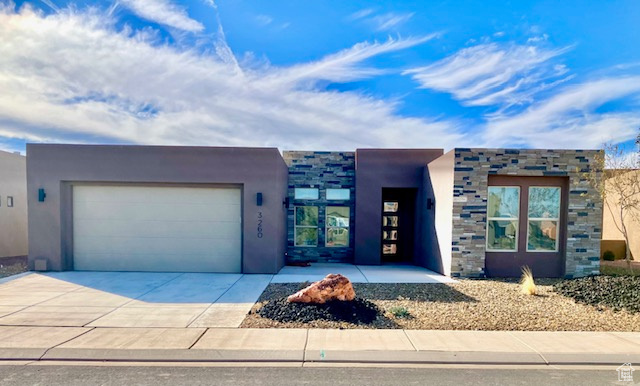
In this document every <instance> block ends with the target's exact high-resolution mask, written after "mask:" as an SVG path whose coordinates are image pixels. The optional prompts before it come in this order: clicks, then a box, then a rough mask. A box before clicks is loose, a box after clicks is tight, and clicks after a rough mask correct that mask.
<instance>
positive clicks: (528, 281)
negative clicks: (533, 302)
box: [520, 265, 536, 295]
mask: <svg viewBox="0 0 640 386" xmlns="http://www.w3.org/2000/svg"><path fill="white" fill-rule="evenodd" d="M520 290H521V291H522V293H523V294H525V295H535V294H536V283H535V281H534V280H533V272H531V269H530V268H529V267H527V266H526V265H525V266H524V267H522V279H520Z"/></svg>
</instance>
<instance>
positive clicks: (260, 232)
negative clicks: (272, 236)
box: [258, 212, 262, 239]
mask: <svg viewBox="0 0 640 386" xmlns="http://www.w3.org/2000/svg"><path fill="white" fill-rule="evenodd" d="M258 238H259V239H261V238H262V212H258Z"/></svg>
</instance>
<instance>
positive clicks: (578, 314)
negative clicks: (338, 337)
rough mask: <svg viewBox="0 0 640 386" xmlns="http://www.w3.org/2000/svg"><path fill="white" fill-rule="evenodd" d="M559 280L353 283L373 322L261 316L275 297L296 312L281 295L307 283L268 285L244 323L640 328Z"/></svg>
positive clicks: (630, 317) (637, 317)
mask: <svg viewBox="0 0 640 386" xmlns="http://www.w3.org/2000/svg"><path fill="white" fill-rule="evenodd" d="M558 282H560V280H554V279H538V280H536V284H537V289H538V295H537V296H528V295H523V294H521V293H520V287H519V285H518V283H517V282H516V281H515V280H489V279H483V280H460V281H459V282H457V283H454V284H361V283H354V284H353V286H354V289H355V291H356V296H357V297H358V298H360V299H365V300H368V301H370V302H371V303H373V304H374V305H375V306H377V307H378V309H379V310H380V312H379V313H378V315H377V317H376V318H375V319H374V320H373V321H372V322H371V323H365V322H363V321H362V320H356V321H353V322H348V321H344V320H336V319H335V318H334V319H333V320H326V319H323V318H321V319H316V318H315V316H317V315H318V312H317V311H316V310H313V311H308V315H311V317H305V318H301V319H295V318H290V317H289V318H282V317H280V318H278V317H276V318H275V319H278V320H274V319H273V314H271V313H270V312H272V311H273V309H272V310H271V311H270V312H262V314H263V315H265V316H269V317H263V316H261V315H260V313H261V312H260V309H261V308H262V307H263V306H265V305H266V304H268V303H269V302H273V301H275V302H274V303H273V304H271V305H270V306H267V309H269V307H272V308H275V309H280V312H281V313H284V314H286V315H295V313H296V312H295V311H290V310H287V306H292V305H287V304H284V303H283V300H282V298H284V297H286V296H288V295H290V294H292V293H294V292H296V291H297V290H299V289H301V288H303V287H304V286H305V285H304V284H301V283H287V284H270V285H269V286H268V287H267V288H266V289H265V291H264V292H263V293H262V295H261V297H260V298H259V300H258V302H257V303H256V304H255V305H254V307H253V308H252V310H251V312H250V313H249V314H248V315H247V317H246V318H245V320H244V321H243V323H242V325H241V326H240V327H243V328H271V327H279V328H301V327H302V328H308V327H311V328H404V329H429V330H517V331H640V313H630V312H628V311H626V310H620V311H616V310H614V309H613V308H610V307H606V306H602V305H600V306H597V307H594V306H591V305H588V304H582V303H577V302H576V301H574V300H573V299H572V298H569V297H566V296H563V295H561V294H559V293H557V292H555V291H554V288H553V286H554V284H556V283H558ZM278 299H279V300H278ZM283 307H284V311H283ZM293 307H314V306H304V305H295V306H293ZM405 309H406V311H407V312H408V314H407V313H405V312H404V310H405ZM398 310H403V312H398ZM298 311H300V310H298ZM303 312H305V313H306V312H307V311H303ZM329 319H331V318H329Z"/></svg>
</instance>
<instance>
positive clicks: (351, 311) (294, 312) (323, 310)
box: [257, 298, 380, 324]
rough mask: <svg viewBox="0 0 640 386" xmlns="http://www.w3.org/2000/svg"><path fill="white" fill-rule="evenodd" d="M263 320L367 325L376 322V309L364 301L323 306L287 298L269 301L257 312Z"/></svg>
mask: <svg viewBox="0 0 640 386" xmlns="http://www.w3.org/2000/svg"><path fill="white" fill-rule="evenodd" d="M257 313H258V315H260V316H262V317H263V318H267V319H271V320H276V321H278V322H298V323H308V322H312V321H314V320H327V321H335V322H348V323H353V324H369V323H372V322H374V321H375V320H376V318H377V317H378V315H379V313H380V311H379V309H378V307H377V306H376V305H375V304H373V303H371V302H369V301H366V300H364V299H360V298H355V299H354V300H351V301H342V300H331V301H328V302H326V303H324V304H313V303H292V302H289V301H287V298H279V299H275V300H271V301H270V302H268V303H266V304H265V305H264V306H263V307H262V308H260V309H259V310H258V312H257Z"/></svg>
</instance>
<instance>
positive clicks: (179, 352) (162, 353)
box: [42, 348, 304, 362]
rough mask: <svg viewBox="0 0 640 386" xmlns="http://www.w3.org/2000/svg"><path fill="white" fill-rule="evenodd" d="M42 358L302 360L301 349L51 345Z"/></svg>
mask: <svg viewBox="0 0 640 386" xmlns="http://www.w3.org/2000/svg"><path fill="white" fill-rule="evenodd" d="M42 359H43V360H65V361H66V360H70V361H92V360H93V361H141V362H146V361H153V362H158V361H166V362H263V361H269V362H302V361H303V360H304V352H303V351H302V350H216V349H133V350H132V349H81V348H54V349H51V350H49V351H48V352H47V353H46V354H45V355H44V356H43V357H42Z"/></svg>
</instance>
